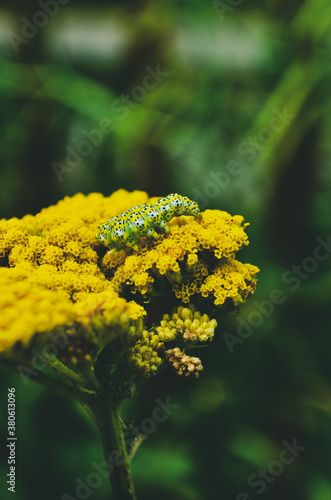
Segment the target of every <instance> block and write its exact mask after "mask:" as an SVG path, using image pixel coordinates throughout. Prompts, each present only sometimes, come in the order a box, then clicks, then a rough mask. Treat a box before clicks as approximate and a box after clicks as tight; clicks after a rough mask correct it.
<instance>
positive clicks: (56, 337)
mask: <svg viewBox="0 0 331 500" xmlns="http://www.w3.org/2000/svg"><path fill="white" fill-rule="evenodd" d="M162 200H166V201H162ZM162 200H159V199H158V198H148V195H147V194H146V193H144V192H141V191H134V192H132V193H129V192H127V191H124V190H119V191H116V192H115V193H113V194H112V195H111V196H109V197H104V196H102V195H101V194H99V193H92V194H90V195H88V196H84V195H82V194H77V195H75V196H73V197H72V198H69V197H66V198H64V199H63V200H61V201H60V202H59V203H58V204H57V205H55V206H50V207H48V208H45V209H43V210H42V211H41V212H40V213H38V214H37V215H35V216H32V215H27V216H25V217H23V218H22V219H17V218H13V219H10V220H4V219H3V220H1V221H0V308H1V316H0V357H1V359H2V361H3V362H4V363H6V364H7V365H10V366H11V367H12V368H13V366H14V367H16V369H17V366H21V367H22V366H24V367H25V372H24V373H27V374H29V376H32V374H33V373H35V372H38V376H40V373H39V372H40V370H36V369H35V367H34V366H33V353H34V352H35V351H36V350H37V351H38V352H39V353H40V356H41V359H43V360H44V362H45V367H47V369H49V368H51V369H52V370H53V371H54V372H56V374H57V376H58V377H60V378H61V377H62V378H63V379H66V377H67V376H72V378H73V379H74V378H75V376H78V377H79V381H80V383H81V385H82V387H90V384H91V380H94V383H96V384H101V385H105V384H106V385H107V386H111V387H112V388H114V386H115V385H116V384H117V385H120V384H121V382H118V381H121V380H122V381H123V383H124V381H125V383H126V384H128V380H129V381H131V382H130V383H132V384H134V382H135V380H136V379H137V378H142V377H147V376H151V375H154V374H156V373H157V372H158V371H159V370H160V369H165V368H166V367H167V366H169V364H170V365H172V367H173V368H175V370H176V372H177V373H178V374H185V375H190V374H192V375H193V376H197V375H199V372H200V371H201V369H202V365H201V362H200V360H199V359H198V358H195V357H190V356H188V355H187V354H186V351H187V350H189V349H191V348H193V347H194V346H195V345H197V344H201V343H203V344H207V343H210V341H211V340H212V338H213V336H214V335H215V329H216V327H217V322H216V318H217V317H218V315H219V311H220V310H221V309H224V308H228V309H231V308H232V309H233V308H238V307H239V306H241V305H242V304H243V303H244V302H245V301H246V299H247V298H248V297H249V296H250V295H252V293H253V292H254V290H255V287H256V284H257V279H256V276H257V273H258V271H259V270H258V268H257V267H256V266H254V265H251V264H243V263H241V262H239V261H237V260H236V258H235V255H236V253H237V252H238V251H239V250H240V249H241V248H242V247H243V246H244V245H247V244H248V238H247V234H246V228H247V226H248V224H244V223H243V218H242V217H241V216H238V215H236V216H231V215H229V214H228V213H226V212H222V211H219V210H206V211H204V212H200V211H199V209H198V207H197V205H196V204H194V203H193V202H191V201H190V200H188V198H185V197H179V195H169V197H168V198H165V199H162ZM169 200H170V201H169ZM187 200H188V201H187ZM190 203H191V204H190ZM133 207H134V208H133ZM136 207H137V208H138V209H139V214H138V215H137V214H136V211H137V208H136ZM141 207H142V208H141ZM164 207H166V208H164ZM167 207H168V208H167ZM183 207H184V208H183ZM187 207H189V208H187ZM191 207H193V208H191ZM158 210H159V211H164V210H165V212H162V213H165V214H166V215H161V216H160V215H159V212H158ZM167 210H168V211H167ZM121 214H126V215H125V218H124V219H123V215H121ZM141 214H142V215H141ZM169 214H170V215H169ZM181 214H184V215H181ZM109 220H112V221H113V222H111V223H107V224H108V225H107V224H106V223H105V221H109ZM121 220H123V221H124V222H123V224H122V226H121V223H120V225H119V226H118V221H121ZM163 220H166V224H163V223H162V221H163ZM115 223H116V224H115ZM109 224H110V225H109ZM144 224H145V226H144ZM100 227H101V228H102V231H103V232H104V231H106V230H108V229H109V228H111V231H112V233H111V238H110V239H108V240H107V238H106V236H105V237H103V236H102V237H101V236H100V235H101V234H104V233H102V231H101V230H100V229H99V228H100ZM118 227H120V228H122V229H121V232H119V233H116V231H117V228H118ZM123 227H124V229H123ZM107 228H108V229H107ZM144 228H145V229H146V230H145V229H144ZM109 230H110V229H109ZM123 231H124V233H123ZM125 231H126V232H127V233H128V234H126V233H125ZM148 231H149V233H148ZM147 233H148V234H150V235H152V234H153V236H152V237H147V236H148V234H147ZM154 233H155V234H154ZM117 234H119V235H120V236H119V237H120V238H121V240H118V239H116V238H118V236H117ZM123 234H124V236H123ZM132 235H133V239H134V241H133V243H132V244H131V243H129V241H131V240H132ZM137 235H138V236H137ZM96 236H98V237H96ZM126 237H128V238H129V239H128V240H126ZM123 238H124V239H123ZM130 238H131V239H130ZM105 241H109V242H110V243H109V244H113V243H112V242H113V241H116V243H114V245H115V246H116V248H115V250H116V251H111V252H109V248H107V246H105V244H104V243H105ZM119 241H120V243H119ZM160 311H161V313H160ZM207 313H208V314H207ZM50 344H51V345H52V349H50V348H49V346H50ZM45 347H47V349H45ZM15 363H16V364H15ZM93 377H94V378H93ZM115 382H116V383H115Z"/></svg>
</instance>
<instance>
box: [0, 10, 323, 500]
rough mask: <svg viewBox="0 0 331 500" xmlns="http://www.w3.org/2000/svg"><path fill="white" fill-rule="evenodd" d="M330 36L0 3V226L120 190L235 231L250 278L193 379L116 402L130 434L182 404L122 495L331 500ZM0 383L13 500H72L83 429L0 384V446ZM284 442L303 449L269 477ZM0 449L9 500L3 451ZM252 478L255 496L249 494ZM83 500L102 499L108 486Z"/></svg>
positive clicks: (250, 19) (205, 16)
mask: <svg viewBox="0 0 331 500" xmlns="http://www.w3.org/2000/svg"><path fill="white" fill-rule="evenodd" d="M45 5H46V7H45ZM47 9H48V10H47ZM330 30H331V5H330V2H329V0H305V1H299V0H293V1H291V2H288V1H285V0H269V1H265V2H253V1H250V0H242V1H240V0H224V1H214V2H212V1H210V2H204V1H202V0H191V1H187V0H180V1H179V0H177V1H174V0H169V1H168V2H155V1H148V0H146V1H136V2H126V1H121V2H120V1H105V0H104V1H101V0H95V1H93V2H92V1H88V0H86V1H82V0H70V1H69V0H68V1H64V0H62V1H61V2H60V0H59V1H58V2H56V1H55V0H54V1H46V0H45V1H40V2H34V1H29V2H26V1H25V0H20V1H19V0H16V1H15V2H13V3H9V2H6V4H5V3H4V2H1V4H0V110H1V112H0V161H1V170H0V198H1V200H0V216H1V217H6V218H9V217H13V216H17V217H21V216H23V215H24V214H26V213H32V214H35V213H37V212H38V211H39V210H40V209H41V208H43V207H45V206H48V205H51V204H54V203H56V202H57V201H58V200H59V199H61V198H63V197H64V196H66V195H69V196H71V195H73V194H75V193H77V192H83V193H85V194H87V193H89V192H92V191H98V192H102V193H103V194H104V195H106V196H107V195H109V194H110V193H112V192H113V191H115V190H116V189H118V188H125V189H128V190H134V189H142V190H145V191H147V192H148V193H149V194H150V195H151V196H162V195H167V194H169V193H171V192H178V193H181V194H183V195H187V196H189V197H191V198H194V199H196V200H197V201H198V202H199V204H200V206H201V208H203V209H204V208H208V209H213V208H217V209H221V210H226V211H228V212H230V213H232V214H242V215H244V217H245V220H246V221H248V222H250V224H251V225H250V227H249V228H248V234H249V237H250V240H251V244H250V246H249V247H248V248H245V249H244V250H242V251H241V253H240V254H239V259H240V260H242V261H245V262H250V263H252V264H256V265H258V266H259V267H260V269H261V273H260V282H259V286H258V290H257V292H256V294H255V296H254V297H253V299H250V300H249V301H248V302H247V304H246V305H245V306H244V308H243V309H242V311H241V313H240V318H241V319H240V320H239V319H238V317H229V318H228V319H227V320H225V321H224V323H223V324H221V325H220V326H219V329H218V332H217V335H216V338H215V339H214V341H213V344H212V345H211V346H210V347H209V348H208V349H201V353H200V352H199V355H200V357H201V359H202V361H203V364H204V371H203V373H202V375H201V376H200V378H199V379H198V380H192V381H190V380H186V379H185V380H182V379H179V378H178V377H176V376H172V375H169V374H163V375H161V376H160V377H157V378H154V379H151V380H149V381H148V382H147V383H146V384H145V387H144V388H142V390H141V392H140V393H139V395H137V396H135V397H134V398H133V399H132V400H130V402H128V404H127V406H126V409H125V412H124V414H123V417H124V420H125V421H126V423H130V422H131V420H132V418H134V422H135V424H136V425H137V426H139V425H140V424H141V422H143V420H144V419H145V418H149V417H151V415H152V413H153V409H154V408H155V406H156V403H155V399H156V398H160V399H161V400H165V398H166V397H168V396H169V398H170V401H171V402H173V403H176V404H178V405H179V408H178V409H176V410H175V411H174V412H173V414H172V415H171V416H169V418H168V419H167V420H166V421H165V422H163V423H160V424H159V425H158V427H157V429H156V430H155V432H154V433H153V434H151V435H150V436H149V437H148V439H147V440H146V441H145V442H144V443H143V444H142V446H141V447H140V449H139V450H138V453H137V455H136V457H135V458H134V460H133V465H132V468H133V474H134V479H135V484H136V488H137V494H138V498H139V499H144V500H152V499H153V500H154V499H155V498H158V499H159V500H166V499H169V498H172V499H173V500H199V499H202V498H203V499H214V498H224V499H226V500H248V499H251V500H254V499H256V498H264V499H268V500H276V499H277V500H278V499H279V500H280V499H281V500H297V499H298V500H299V499H300V500H301V499H303V500H330V498H331V380H330V379H331V367H330V347H331V341H330V294H331V259H330V258H329V255H330V253H331V248H327V249H324V250H321V251H320V255H323V256H325V259H324V260H323V261H322V260H316V258H315V257H314V252H315V250H316V248H317V247H318V246H319V245H320V244H321V243H320V241H321V240H318V238H321V239H322V240H323V241H325V242H326V246H327V247H328V243H327V242H328V239H327V237H328V235H329V233H330V232H331V231H330V221H331V204H330V196H331V169H330V159H331V147H330V140H329V138H330V133H331V119H330V116H331V98H330V87H331V57H330V54H331V39H330V32H331V31H330ZM148 75H149V76H148ZM91 141H92V142H91ZM93 142H94V143H93ZM329 246H330V245H329ZM292 266H304V267H303V269H305V270H302V267H301V270H298V268H293V267H292ZM275 290H280V291H281V297H282V299H283V300H282V303H280V304H275V303H273V306H272V307H271V306H270V302H269V310H268V308H267V307H268V306H267V305H266V304H267V303H266V302H265V301H267V300H268V301H270V297H274V295H271V294H272V293H273V292H274V291H275ZM279 293H280V292H279ZM270 311H271V312H270ZM0 314H1V312H0ZM243 324H245V325H246V329H245V328H244V331H246V333H247V332H248V333H247V334H246V338H245V339H244V340H243V339H240V337H238V328H239V327H240V326H242V325H243ZM247 325H248V326H247ZM224 333H227V334H231V335H234V336H236V338H237V339H238V338H239V340H240V342H237V343H235V344H233V346H232V348H229V343H227V342H226V341H225V336H224ZM227 338H229V337H227ZM8 386H13V387H15V388H16V392H17V414H18V416H17V426H18V431H17V434H18V438H19V441H18V451H17V453H18V473H17V474H18V475H17V493H16V498H17V499H19V500H30V499H44V498H48V499H49V500H57V499H60V498H64V499H67V500H68V498H70V499H71V500H72V497H73V498H77V497H76V495H75V488H76V485H77V484H76V482H75V480H76V478H80V479H81V480H82V481H83V482H84V481H85V480H86V478H87V476H88V475H89V474H90V473H91V472H93V470H94V469H93V467H92V466H91V463H92V462H93V461H96V462H98V463H99V462H101V461H102V460H103V457H102V453H101V448H100V446H99V442H98V437H97V434H96V432H95V430H94V428H93V426H92V425H91V424H90V422H89V420H88V418H87V417H86V416H85V415H84V413H83V412H82V411H81V410H80V409H79V408H78V407H77V406H76V405H74V404H73V403H72V402H71V401H69V400H67V399H65V398H62V397H60V396H58V395H55V394H52V393H49V392H48V391H45V390H43V389H42V388H40V387H39V386H37V385H35V384H33V383H32V382H31V383H30V384H29V385H28V386H26V385H25V384H24V382H23V380H22V379H21V378H20V377H19V376H15V375H12V374H10V373H9V372H6V371H5V370H4V369H1V390H0V399H1V435H2V436H5V435H6V425H5V416H6V398H7V387H8ZM295 439H296V442H297V444H298V445H299V446H300V447H303V448H305V449H304V450H302V451H300V452H299V453H298V456H297V457H296V458H295V460H294V461H293V463H291V464H287V465H284V466H283V470H281V472H279V471H280V468H279V466H277V463H276V464H275V460H279V457H280V456H281V452H282V450H283V449H284V444H283V441H287V442H288V443H290V444H292V443H293V441H294V440H295ZM0 454H1V457H2V458H3V460H2V461H1V467H0V473H1V477H2V479H1V486H0V488H1V498H5V499H6V498H12V496H9V495H11V494H10V493H8V491H7V488H6V487H5V485H4V482H5V474H6V473H7V472H8V471H7V464H6V457H7V449H6V448H5V444H4V441H2V444H1V450H0ZM286 457H289V454H287V455H286ZM268 467H269V471H268ZM277 467H278V468H277ZM259 469H264V470H267V471H268V472H267V473H268V478H269V480H268V481H266V482H265V483H264V484H265V490H264V491H263V492H260V493H259V492H258V491H257V490H260V488H258V486H255V487H253V486H251V485H250V484H249V483H248V481H249V478H250V477H251V476H252V475H254V474H258V470H259ZM270 471H271V472H270ZM259 484H261V483H259ZM261 489H262V486H261ZM65 493H66V494H67V495H71V497H62V496H61V495H63V494H65ZM245 494H246V495H245ZM85 498H91V499H93V500H101V499H104V498H111V497H110V493H109V484H108V482H107V480H104V481H103V482H102V484H101V486H100V487H98V488H95V489H93V492H92V493H91V494H90V495H89V494H87V496H86V497H85Z"/></svg>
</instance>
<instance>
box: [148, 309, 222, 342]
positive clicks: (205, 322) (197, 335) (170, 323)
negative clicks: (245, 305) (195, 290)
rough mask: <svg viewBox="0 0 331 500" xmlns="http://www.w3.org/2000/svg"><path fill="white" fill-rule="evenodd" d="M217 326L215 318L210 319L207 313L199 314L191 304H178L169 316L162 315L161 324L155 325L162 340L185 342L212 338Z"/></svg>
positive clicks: (204, 340) (203, 340)
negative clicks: (187, 305)
mask: <svg viewBox="0 0 331 500" xmlns="http://www.w3.org/2000/svg"><path fill="white" fill-rule="evenodd" d="M216 327H217V321H216V320H215V319H212V320H210V319H209V317H208V316H207V314H203V315H202V314H201V313H200V312H199V311H196V310H195V307H194V306H193V305H190V306H189V307H183V306H179V307H178V309H177V311H176V312H174V313H173V314H172V316H171V317H170V316H169V315H168V314H165V315H164V316H163V319H162V321H161V326H159V327H157V329H156V331H157V333H158V336H159V339H160V340H161V341H162V342H170V341H174V340H179V341H180V340H183V341H186V342H197V341H199V342H206V341H207V340H212V338H213V336H214V330H215V328H216Z"/></svg>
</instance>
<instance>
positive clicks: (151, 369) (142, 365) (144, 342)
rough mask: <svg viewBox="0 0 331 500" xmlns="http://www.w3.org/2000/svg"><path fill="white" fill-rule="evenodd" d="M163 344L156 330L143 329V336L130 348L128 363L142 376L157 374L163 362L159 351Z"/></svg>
mask: <svg viewBox="0 0 331 500" xmlns="http://www.w3.org/2000/svg"><path fill="white" fill-rule="evenodd" d="M161 346H162V343H160V339H159V336H158V335H156V334H155V332H153V331H150V332H149V331H147V330H143V332H142V334H141V338H140V339H139V340H138V341H137V342H136V343H135V344H134V345H133V346H131V347H130V348H129V350H128V354H127V357H126V360H127V363H128V365H129V366H130V367H131V368H132V369H133V370H134V371H135V372H138V373H139V374H140V375H142V376H145V377H149V376H151V375H155V373H156V371H157V369H158V368H159V366H160V365H161V364H162V363H163V359H162V358H160V357H159V355H158V352H157V349H158V348H159V347H161Z"/></svg>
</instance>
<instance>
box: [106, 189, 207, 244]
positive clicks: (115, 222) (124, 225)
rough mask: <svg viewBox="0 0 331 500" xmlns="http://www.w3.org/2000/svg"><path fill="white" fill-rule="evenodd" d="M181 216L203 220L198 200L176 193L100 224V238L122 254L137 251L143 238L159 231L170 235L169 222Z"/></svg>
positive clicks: (133, 208)
mask: <svg viewBox="0 0 331 500" xmlns="http://www.w3.org/2000/svg"><path fill="white" fill-rule="evenodd" d="M180 215H193V216H194V217H201V213H200V209H199V206H198V204H197V203H196V202H195V201H192V200H190V199H189V198H188V197H187V196H181V195H180V194H177V193H174V194H169V196H167V197H166V198H161V199H160V200H158V201H157V202H156V203H154V204H151V205H149V204H148V203H144V204H143V205H137V206H135V207H132V208H129V209H128V210H127V211H126V212H124V213H122V214H120V215H116V216H115V217H112V218H111V219H109V220H108V221H106V222H104V223H103V224H101V226H100V227H99V231H98V234H97V239H98V240H99V241H100V242H101V243H102V244H103V245H105V246H106V247H108V248H110V249H112V250H117V251H119V250H122V249H124V248H133V249H134V250H138V243H139V240H140V239H141V238H143V237H147V238H158V237H159V234H158V232H157V230H159V231H164V232H168V231H169V226H168V224H167V222H169V221H170V220H171V219H172V218H173V217H178V216H180Z"/></svg>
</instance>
